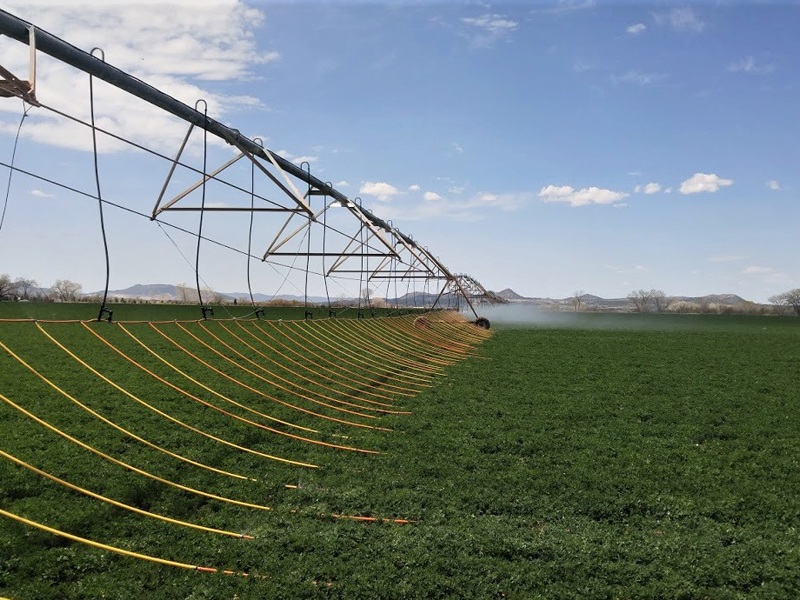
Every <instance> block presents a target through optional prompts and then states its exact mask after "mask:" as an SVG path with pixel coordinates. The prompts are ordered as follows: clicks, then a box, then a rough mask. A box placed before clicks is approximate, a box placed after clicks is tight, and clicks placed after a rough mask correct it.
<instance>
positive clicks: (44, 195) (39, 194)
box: [31, 190, 55, 198]
mask: <svg viewBox="0 0 800 600" xmlns="http://www.w3.org/2000/svg"><path fill="white" fill-rule="evenodd" d="M31 196H36V197H37V198H55V195H54V194H48V193H47V192H43V191H42V190H31Z"/></svg>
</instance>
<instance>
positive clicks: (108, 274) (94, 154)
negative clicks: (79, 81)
mask: <svg viewBox="0 0 800 600" xmlns="http://www.w3.org/2000/svg"><path fill="white" fill-rule="evenodd" d="M95 50H100V53H101V55H102V58H101V60H102V61H103V62H106V53H105V52H103V50H102V49H100V48H92V51H91V53H90V54H91V55H92V56H94V51H95ZM89 113H90V116H91V120H92V121H91V123H92V124H91V130H92V158H93V161H94V181H95V184H96V186H97V209H98V211H99V212H100V232H101V233H102V235H103V252H104V253H105V257H106V285H105V287H104V288H103V302H102V303H101V304H100V310H99V312H98V313H97V320H98V321H102V320H103V318H104V315H106V317H105V318H107V319H108V321H109V322H110V321H111V318H112V316H113V312H112V310H111V309H110V308H109V307H108V306H107V305H106V301H107V300H108V284H109V281H110V280H111V259H110V258H109V256H108V236H107V235H106V222H105V216H104V214H103V194H102V193H101V192H100V167H99V166H98V160H97V129H96V127H95V122H94V78H93V77H92V75H91V73H90V74H89Z"/></svg>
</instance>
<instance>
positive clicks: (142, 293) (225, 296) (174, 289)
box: [84, 283, 333, 303]
mask: <svg viewBox="0 0 800 600" xmlns="http://www.w3.org/2000/svg"><path fill="white" fill-rule="evenodd" d="M200 291H201V293H202V294H203V298H204V299H205V298H206V295H212V294H213V296H215V297H216V298H220V299H222V300H224V301H225V302H233V300H234V298H235V299H237V300H250V294H249V293H248V292H210V291H208V290H203V289H201V290H200ZM102 295H103V290H100V291H98V292H91V293H88V294H84V296H102ZM108 295H109V297H117V298H140V299H142V300H161V301H164V300H184V299H185V300H188V301H192V302H196V301H197V290H195V288H194V287H193V286H186V287H185V288H183V289H181V288H179V287H178V286H177V285H172V284H171V283H147V284H142V283H137V284H135V285H132V286H130V287H127V288H124V289H121V290H108ZM253 299H254V300H255V301H256V302H269V301H270V300H273V299H274V300H299V301H301V302H302V301H303V296H298V295H292V294H278V295H276V296H272V295H270V294H261V293H257V292H254V293H253ZM308 300H309V302H314V303H319V302H327V301H328V299H327V298H326V297H325V296H309V297H308ZM331 300H333V298H332V299H331Z"/></svg>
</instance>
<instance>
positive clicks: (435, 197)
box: [422, 192, 442, 202]
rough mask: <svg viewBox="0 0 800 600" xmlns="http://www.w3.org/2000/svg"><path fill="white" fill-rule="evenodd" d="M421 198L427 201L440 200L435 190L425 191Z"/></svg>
mask: <svg viewBox="0 0 800 600" xmlns="http://www.w3.org/2000/svg"><path fill="white" fill-rule="evenodd" d="M422 199H423V200H427V201H428V202H433V201H436V200H441V199H442V197H441V196H440V195H439V194H437V193H436V192H425V193H424V194H423V195H422Z"/></svg>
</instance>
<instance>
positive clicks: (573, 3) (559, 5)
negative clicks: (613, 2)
mask: <svg viewBox="0 0 800 600" xmlns="http://www.w3.org/2000/svg"><path fill="white" fill-rule="evenodd" d="M594 5H595V0H558V2H556V4H555V6H549V7H547V8H536V9H533V10H532V11H531V13H533V14H537V13H542V14H550V15H562V14H566V13H571V12H575V11H578V10H584V9H587V8H592V7H594Z"/></svg>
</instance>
